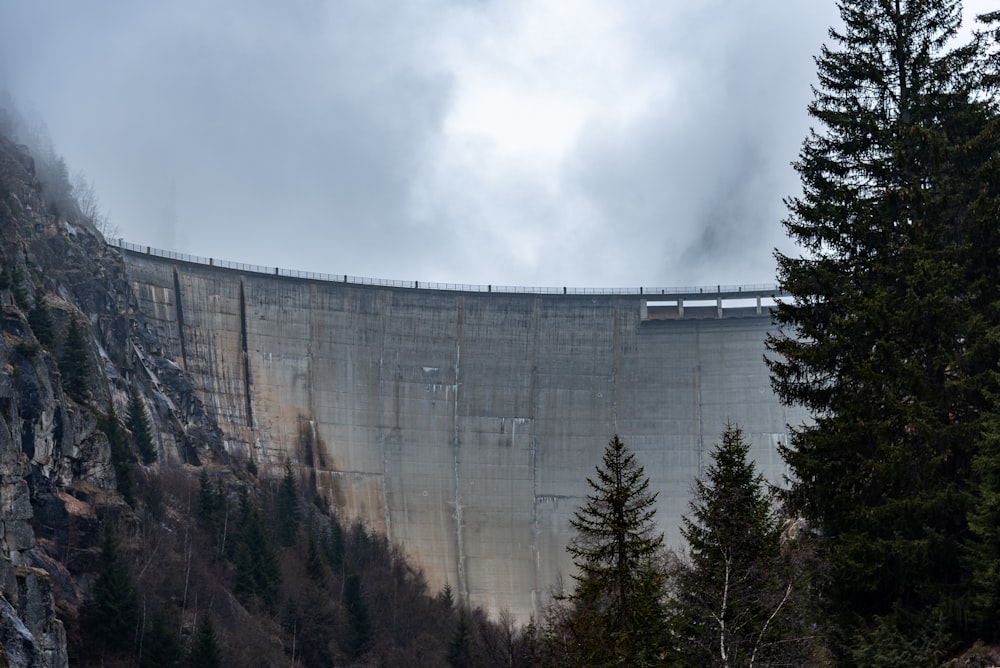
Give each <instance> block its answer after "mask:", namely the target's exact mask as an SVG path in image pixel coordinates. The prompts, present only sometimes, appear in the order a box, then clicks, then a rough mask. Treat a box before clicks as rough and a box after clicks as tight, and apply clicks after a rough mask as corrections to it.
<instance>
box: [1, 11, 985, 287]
mask: <svg viewBox="0 0 1000 668" xmlns="http://www.w3.org/2000/svg"><path fill="white" fill-rule="evenodd" d="M991 4H992V3H990V2H989V1H988V0H976V1H975V2H966V10H967V11H966V13H967V15H971V14H973V13H975V12H977V11H978V12H983V11H986V10H987V9H991V8H992V7H987V5H991ZM836 19H837V15H836V8H835V3H834V2H833V0H753V1H750V0H697V1H695V2H681V1H680V0H614V1H612V0H601V1H598V0H506V1H502V2H501V1H497V0H414V1H412V2H375V1H372V0H339V1H337V2H332V1H330V2H326V1H323V0H282V1H280V2H277V1H273V0H269V1H266V0H249V1H248V0H220V1H216V2H203V1H201V0H171V1H170V2H135V1H134V0H121V1H118V2H114V1H111V0H94V1H89V2H80V1H79V0H59V1H56V0H51V1H50V0H3V2H0V88H5V89H6V90H8V91H9V92H10V93H12V94H13V96H14V99H15V100H16V102H17V104H18V106H19V107H21V109H22V110H33V111H36V112H38V113H39V114H40V115H41V116H42V118H43V119H44V122H45V124H46V125H47V127H48V130H49V133H50V135H51V137H52V140H53V142H54V144H55V148H56V150H57V151H58V152H59V153H61V154H62V155H64V156H65V158H66V160H67V162H68V163H69V166H70V169H71V170H72V171H76V170H78V169H80V170H83V171H84V172H85V173H86V175H87V176H88V178H89V179H91V180H92V181H93V182H94V183H95V184H96V187H97V192H98V194H99V197H100V199H101V203H102V205H103V207H104V208H105V209H106V210H107V211H108V212H109V213H110V216H111V220H112V222H113V223H114V224H115V225H116V226H117V228H118V231H119V234H120V235H121V236H122V237H124V238H125V239H126V240H128V241H133V242H136V243H141V244H144V245H147V244H148V245H152V246H157V247H160V248H166V249H170V250H176V251H180V252H186V253H191V254H196V255H202V256H210V257H217V258H223V259H229V260H235V261H241V262H249V263H256V264H262V265H268V266H280V267H285V268H293V269H302V270H307V271H318V272H326V273H331V274H341V273H347V274H350V275H354V276H370V277H378V278H392V279H404V280H413V279H419V280H425V281H438V282H458V283H476V284H487V283H491V284H496V285H538V286H561V285H569V286H577V287H633V286H640V285H642V286H650V287H653V286H661V287H666V286H687V285H712V284H716V283H727V284H733V283H771V282H773V281H774V262H773V258H772V256H771V252H772V249H773V248H774V247H775V246H779V247H782V248H783V249H785V250H788V249H789V246H788V243H787V241H786V240H785V239H784V236H783V233H782V229H781V225H780V220H781V218H782V216H783V211H784V207H783V205H782V198H783V197H786V196H788V195H791V194H794V193H796V192H797V190H798V179H797V177H796V175H795V173H794V171H793V170H792V169H791V167H790V165H789V163H790V162H791V161H792V160H794V159H795V158H796V155H797V152H798V149H799V146H800V145H801V142H802V139H803V138H804V137H805V134H806V132H807V130H808V127H809V119H808V117H807V116H806V113H805V106H806V104H807V102H808V101H809V100H810V98H811V92H810V85H811V84H812V82H813V80H814V74H815V66H814V63H813V60H812V58H813V56H814V55H815V54H816V53H817V52H818V50H819V47H820V45H821V44H822V43H823V42H824V40H826V32H827V29H828V27H829V26H830V25H831V24H833V23H835V21H836Z"/></svg>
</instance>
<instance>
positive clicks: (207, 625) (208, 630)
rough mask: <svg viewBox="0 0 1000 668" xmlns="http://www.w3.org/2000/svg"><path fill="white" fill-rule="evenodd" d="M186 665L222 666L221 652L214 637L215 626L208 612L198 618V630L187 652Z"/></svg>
mask: <svg viewBox="0 0 1000 668" xmlns="http://www.w3.org/2000/svg"><path fill="white" fill-rule="evenodd" d="M187 665H188V666H189V667H190V668H222V652H221V651H220V650H219V642H218V641H217V640H216V638H215V626H214V625H213V624H212V618H211V617H209V616H208V614H204V615H202V616H201V619H199V620H198V630H197V631H196V633H195V636H194V641H193V642H192V643H191V651H190V652H188V661H187Z"/></svg>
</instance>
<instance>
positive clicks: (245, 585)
mask: <svg viewBox="0 0 1000 668" xmlns="http://www.w3.org/2000/svg"><path fill="white" fill-rule="evenodd" d="M240 510H241V513H242V517H241V520H240V525H239V536H238V543H237V547H236V572H235V573H234V576H233V577H234V582H233V590H234V591H235V592H236V594H237V595H239V596H241V597H243V599H244V600H250V599H253V598H256V599H258V600H259V601H260V602H261V603H262V604H263V605H264V607H265V608H267V610H269V611H271V612H274V610H275V606H276V605H277V602H278V590H279V587H280V585H281V573H280V571H279V569H278V559H277V557H276V556H275V554H274V547H273V545H272V544H271V539H270V537H269V536H268V534H267V531H265V529H264V519H263V518H262V517H261V514H260V509H258V508H257V506H256V505H255V504H254V503H253V502H251V501H250V499H249V497H248V496H247V494H246V491H245V490H244V491H243V492H242V495H241V498H240Z"/></svg>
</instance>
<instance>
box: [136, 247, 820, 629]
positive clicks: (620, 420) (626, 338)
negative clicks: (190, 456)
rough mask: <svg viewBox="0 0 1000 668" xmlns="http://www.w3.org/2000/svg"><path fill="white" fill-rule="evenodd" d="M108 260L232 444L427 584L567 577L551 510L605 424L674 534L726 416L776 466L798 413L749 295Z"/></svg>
mask: <svg viewBox="0 0 1000 668" xmlns="http://www.w3.org/2000/svg"><path fill="white" fill-rule="evenodd" d="M123 255H124V258H125V262H126V266H127V269H128V271H129V272H130V278H131V281H132V283H133V287H134V288H135V292H136V295H137V296H138V299H139V307H140V309H141V310H142V312H143V313H144V315H145V317H146V318H147V322H148V323H149V326H151V327H154V328H155V329H156V330H157V331H156V334H157V335H158V336H159V337H160V340H161V341H163V342H165V343H164V345H165V346H166V349H165V350H164V351H163V353H164V355H165V356H166V357H168V358H170V359H173V360H174V361H175V362H176V363H177V364H178V365H180V366H182V367H183V368H184V369H185V370H186V371H187V372H188V373H189V374H190V376H191V378H192V380H193V382H194V383H195V385H196V387H197V390H198V392H199V393H200V395H201V398H202V400H203V401H204V403H205V404H206V407H207V409H208V411H209V412H210V413H212V414H214V416H215V418H216V419H217V420H218V423H219V425H220V427H221V428H222V429H223V431H224V433H225V440H226V445H227V447H228V448H229V449H230V450H231V451H234V452H248V450H249V452H248V454H249V455H250V456H252V457H253V458H254V459H255V460H257V461H258V462H259V463H260V464H261V465H262V467H265V468H266V467H270V468H271V471H272V472H273V473H274V474H275V475H280V474H281V471H282V467H283V465H284V461H285V458H286V457H288V458H290V459H291V462H292V464H293V467H295V469H296V470H297V471H298V472H299V473H300V475H302V476H303V479H309V478H314V479H315V481H316V484H317V487H318V489H319V491H320V493H322V494H324V495H326V496H327V497H328V498H329V499H330V501H331V502H332V504H333V505H334V506H335V508H336V510H337V512H338V513H339V514H340V515H341V517H344V518H346V519H349V520H351V519H360V520H362V521H364V522H365V523H366V524H367V525H368V526H369V527H371V528H372V529H374V530H377V531H380V532H385V533H386V534H387V535H388V536H389V537H390V539H391V540H392V541H394V542H396V543H398V544H400V545H402V547H403V549H404V550H405V552H406V553H407V555H408V556H409V557H410V558H411V559H413V560H414V562H415V563H416V564H418V565H419V566H420V567H422V568H423V570H424V572H425V575H426V576H427V579H428V582H429V584H430V586H431V587H432V588H434V589H437V588H440V587H442V586H443V585H444V584H445V583H446V582H447V583H450V584H451V586H452V588H453V589H454V590H455V592H456V593H457V594H458V595H459V596H460V597H461V598H462V599H463V600H466V601H468V602H470V603H472V604H473V605H483V606H484V607H486V608H488V609H490V610H492V611H494V612H496V611H498V610H500V609H503V608H507V609H510V610H511V611H512V612H513V613H515V615H517V616H518V618H520V619H522V620H524V619H526V618H527V617H528V615H529V614H532V613H534V612H536V611H537V610H538V608H539V606H540V605H541V604H543V603H544V602H545V601H546V599H547V596H548V593H549V591H550V589H551V587H552V586H554V585H555V584H556V583H557V581H558V580H559V578H560V577H562V578H563V579H564V580H565V581H566V582H569V581H570V575H571V574H572V572H573V566H572V562H571V560H570V559H569V557H568V555H567V553H566V551H565V546H566V543H567V542H568V541H569V539H570V537H571V535H572V534H571V530H570V526H569V519H570V517H572V515H573V512H574V511H575V510H576V508H577V507H578V506H579V505H580V504H581V503H582V502H583V500H584V497H585V495H586V494H587V493H588V491H589V487H588V485H587V482H586V479H587V477H593V475H594V467H595V466H596V465H597V464H598V463H599V462H600V460H601V455H602V453H603V450H604V446H605V444H606V443H607V441H608V439H609V438H610V437H611V435H612V434H615V433H617V434H619V435H620V436H621V437H622V439H623V440H624V441H625V443H626V444H627V445H628V446H629V447H631V448H632V449H633V450H634V451H635V452H636V453H637V456H638V459H639V460H640V462H641V463H642V464H643V466H644V467H645V470H646V473H647V475H648V476H649V478H650V479H651V483H652V489H653V490H654V491H658V492H659V498H658V507H657V513H658V521H659V522H660V524H661V526H662V528H663V530H664V531H665V533H666V535H667V541H668V543H669V544H670V545H671V546H673V547H675V548H676V547H680V545H681V544H680V537H679V533H678V526H679V525H680V518H681V516H682V514H685V513H686V512H687V511H688V501H689V498H690V490H691V486H692V483H693V481H694V480H695V478H696V476H698V474H699V471H701V470H702V468H703V467H704V466H705V465H707V463H708V460H709V452H710V450H711V447H712V444H713V443H715V442H716V441H717V440H718V438H719V435H720V434H721V432H722V430H723V428H724V426H725V423H726V421H727V419H731V420H733V421H734V422H737V423H739V424H740V425H741V426H742V427H743V428H744V430H745V432H746V434H747V436H748V437H749V439H750V440H751V442H752V444H753V449H752V453H753V456H754V457H755V458H756V461H757V462H758V465H759V466H760V468H761V470H762V471H763V472H764V474H765V475H766V476H767V477H768V478H769V479H771V480H773V481H779V480H780V479H781V476H782V475H783V473H784V472H785V469H784V463H783V461H782V459H781V457H780V455H779V454H778V452H777V447H778V445H779V444H780V443H782V442H785V441H786V439H787V430H786V424H798V423H801V422H803V421H805V420H806V416H805V414H804V413H802V412H799V411H797V410H792V409H788V408H786V407H783V406H781V405H780V404H779V402H778V401H777V399H776V398H775V396H774V394H773V393H772V392H771V389H770V384H769V380H768V373H767V369H766V366H765V364H764V361H763V356H764V352H765V349H764V338H765V335H766V334H767V332H768V331H769V330H770V328H771V323H770V317H769V314H768V310H767V307H766V305H765V306H764V307H763V308H761V307H760V305H759V304H760V302H759V301H757V302H756V303H755V298H756V297H757V296H760V294H755V293H735V294H734V293H725V294H723V293H719V294H718V295H715V294H712V295H699V294H689V295H683V296H682V297H681V298H680V302H678V296H677V295H658V296H655V297H654V296H651V295H648V294H647V295H638V294H565V295H564V294H530V293H501V292H497V291H492V292H482V291H479V292H476V291H462V290H429V289H421V288H413V287H410V288H404V287H393V286H389V285H359V284H354V283H350V282H343V281H321V280H306V279H302V278H291V277H284V276H276V275H274V274H272V273H270V272H263V271H240V270H234V269H231V268H221V267H218V266H208V265H206V264H201V263H197V262H185V261H181V260H178V259H171V258H165V257H158V256H156V255H151V254H146V253H141V252H134V251H128V250H123ZM275 271H277V270H275ZM761 294H763V293H761ZM747 296H749V297H750V298H751V299H749V300H746V299H745V298H746V297H747ZM763 296H766V295H763ZM706 298H707V299H708V301H707V302H706V301H698V302H697V303H695V302H694V300H697V299H706ZM737 298H743V299H741V300H739V301H736V300H737ZM654 299H655V300H658V301H652V300H654Z"/></svg>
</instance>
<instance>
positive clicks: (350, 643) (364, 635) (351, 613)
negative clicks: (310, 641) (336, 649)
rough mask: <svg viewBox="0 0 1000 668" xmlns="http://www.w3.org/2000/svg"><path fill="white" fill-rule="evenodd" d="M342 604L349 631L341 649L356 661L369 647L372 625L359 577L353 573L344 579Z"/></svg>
mask: <svg viewBox="0 0 1000 668" xmlns="http://www.w3.org/2000/svg"><path fill="white" fill-rule="evenodd" d="M344 605H345V606H346V608H347V621H348V624H349V626H350V633H349V634H348V637H347V639H346V642H345V645H344V647H343V649H344V651H345V652H346V653H347V656H348V657H350V659H351V660H352V661H358V660H360V659H361V657H363V656H364V655H365V654H366V653H367V652H368V650H369V649H371V645H372V626H371V620H370V619H369V617H368V606H367V605H365V601H364V598H363V597H362V595H361V578H360V577H359V576H358V575H356V574H354V573H351V574H350V575H348V576H347V578H346V579H345V580H344Z"/></svg>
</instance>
